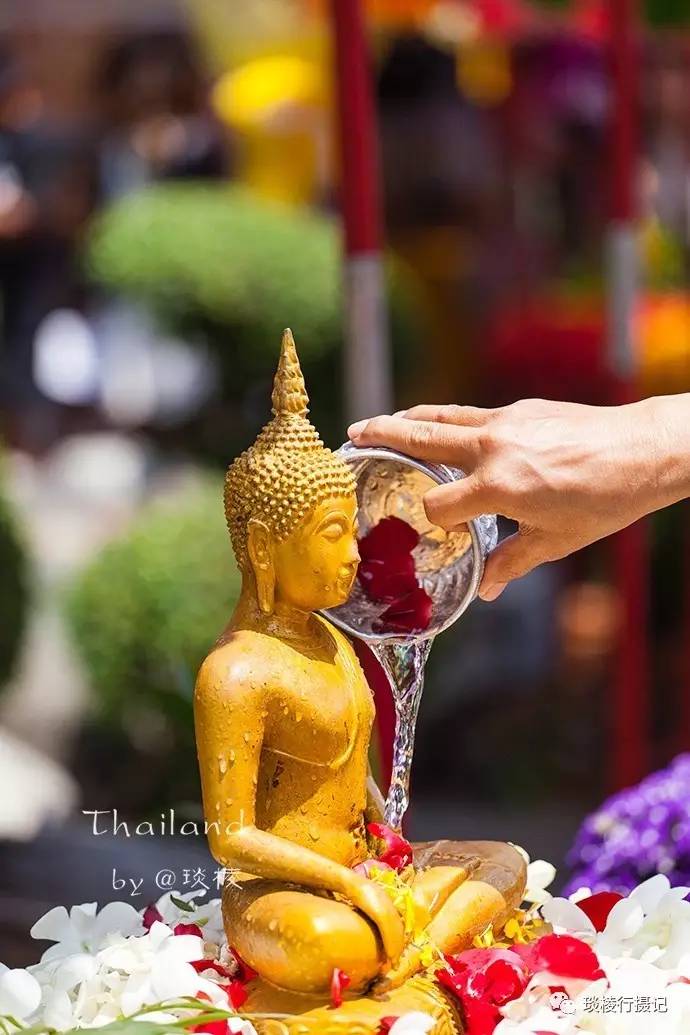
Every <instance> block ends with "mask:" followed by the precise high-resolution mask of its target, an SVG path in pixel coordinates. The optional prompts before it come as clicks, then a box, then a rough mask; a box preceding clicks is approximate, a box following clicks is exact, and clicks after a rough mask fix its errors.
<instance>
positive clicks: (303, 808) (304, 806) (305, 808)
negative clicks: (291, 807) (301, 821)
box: [299, 805, 309, 816]
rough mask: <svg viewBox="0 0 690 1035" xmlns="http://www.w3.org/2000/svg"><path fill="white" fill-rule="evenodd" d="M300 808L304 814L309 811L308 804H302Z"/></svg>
mask: <svg viewBox="0 0 690 1035" xmlns="http://www.w3.org/2000/svg"><path fill="white" fill-rule="evenodd" d="M299 810H300V812H301V813H302V815H303V816H306V814H307V812H308V811H309V809H308V808H307V806H306V805H300V807H299Z"/></svg>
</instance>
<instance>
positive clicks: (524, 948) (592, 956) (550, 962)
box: [512, 934, 606, 981]
mask: <svg viewBox="0 0 690 1035" xmlns="http://www.w3.org/2000/svg"><path fill="white" fill-rule="evenodd" d="M512 951H513V952H515V953H517V955H519V956H520V958H521V959H522V960H523V962H524V963H525V964H526V966H527V967H528V968H529V969H530V971H531V972H532V973H533V974H536V973H537V972H538V971H540V970H546V971H548V972H549V973H550V974H554V975H555V976H556V977H562V978H579V979H580V980H582V981H596V980H597V979H598V978H602V977H605V976H606V975H605V974H604V971H603V970H602V969H601V967H600V966H599V960H598V959H597V955H596V953H595V952H594V950H593V949H591V948H590V947H589V945H586V944H585V942H583V941H580V939H579V938H574V937H573V936H572V935H570V934H546V935H544V937H543V938H539V939H538V940H537V941H535V942H530V943H529V944H528V945H514V946H513V949H512Z"/></svg>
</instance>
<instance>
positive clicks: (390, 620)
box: [374, 586, 432, 633]
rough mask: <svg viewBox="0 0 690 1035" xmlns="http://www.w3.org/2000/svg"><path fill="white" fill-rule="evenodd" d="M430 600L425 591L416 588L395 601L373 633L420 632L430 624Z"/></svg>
mask: <svg viewBox="0 0 690 1035" xmlns="http://www.w3.org/2000/svg"><path fill="white" fill-rule="evenodd" d="M431 609H432V600H431V597H430V596H429V594H428V593H427V592H426V590H425V589H422V587H421V586H418V587H417V589H414V590H412V592H411V593H408V594H407V595H406V596H404V597H400V598H399V599H398V600H395V601H394V602H393V603H392V604H391V606H390V607H389V608H387V609H386V610H385V611H384V612H383V614H382V615H381V617H380V618H379V620H378V622H376V623H375V624H374V631H375V632H400V633H412V632H422V631H423V630H424V629H428V628H429V623H430V622H431Z"/></svg>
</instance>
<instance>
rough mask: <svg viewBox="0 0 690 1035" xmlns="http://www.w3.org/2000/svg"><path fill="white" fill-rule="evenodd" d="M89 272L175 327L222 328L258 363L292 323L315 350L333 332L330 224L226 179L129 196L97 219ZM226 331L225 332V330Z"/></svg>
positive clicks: (305, 347)
mask: <svg viewBox="0 0 690 1035" xmlns="http://www.w3.org/2000/svg"><path fill="white" fill-rule="evenodd" d="M89 261H90V266H91V269H92V271H93V274H94V275H95V277H96V278H97V279H98V280H100V281H101V282H103V283H104V284H105V285H107V286H108V287H110V288H113V289H116V290H117V291H119V292H121V293H122V294H124V295H126V296H128V297H130V298H135V299H139V300H141V301H142V302H144V303H146V304H148V305H150V306H152V307H153V309H154V310H155V311H156V312H157V313H158V314H159V315H160V316H161V317H163V318H164V319H165V321H166V322H167V323H168V324H169V325H172V326H174V327H178V328H180V327H181V328H187V327H190V326H192V327H196V329H197V330H204V329H209V328H212V327H222V328H224V329H225V331H226V338H225V340H226V347H227V348H228V349H230V348H232V349H233V354H236V352H237V350H242V351H244V350H246V355H243V356H241V357H240V358H241V359H242V360H243V361H249V362H252V361H254V362H255V363H258V364H259V367H261V365H262V364H261V357H262V355H263V356H264V357H265V356H268V357H269V358H270V360H271V361H273V360H274V359H275V356H276V351H277V340H279V338H278V336H279V334H280V331H281V329H282V326H283V324H284V323H288V322H290V323H291V325H292V327H293V330H294V332H295V335H296V337H297V340H298V341H299V343H300V349H301V351H302V353H303V355H304V356H305V358H308V357H309V356H313V355H316V354H319V353H323V352H324V351H327V350H328V349H329V348H331V347H333V345H334V343H335V342H337V340H338V338H339V326H340V290H339V282H340V271H339V260H338V242H337V235H336V229H335V227H334V226H333V225H332V224H331V223H330V222H329V221H328V220H326V219H324V218H322V217H320V216H317V215H314V214H310V213H306V212H295V211H293V210H291V209H287V208H282V207H280V206H273V205H269V204H266V203H265V202H263V201H260V200H258V199H257V198H255V197H253V196H252V195H251V194H250V193H249V192H247V191H246V190H244V189H242V188H239V187H231V186H227V185H222V186H218V185H208V184H207V185H199V184H186V183H167V184H160V185H157V186H153V187H150V188H148V189H146V190H144V191H142V192H141V193H138V194H134V195H129V196H127V197H125V198H123V199H122V200H121V201H118V202H117V203H116V204H115V205H114V206H113V207H111V208H110V209H108V210H107V211H106V212H105V214H104V215H103V216H102V217H101V219H100V220H99V221H98V222H97V223H96V225H95V227H94V230H93V233H92V238H91V243H90V248H89ZM228 331H229V332H231V334H228Z"/></svg>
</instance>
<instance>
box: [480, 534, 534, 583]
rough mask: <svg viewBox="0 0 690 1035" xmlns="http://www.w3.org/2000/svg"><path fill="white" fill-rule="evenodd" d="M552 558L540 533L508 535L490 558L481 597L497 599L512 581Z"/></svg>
mask: <svg viewBox="0 0 690 1035" xmlns="http://www.w3.org/2000/svg"><path fill="white" fill-rule="evenodd" d="M549 559H550V558H549V556H548V553H547V551H546V549H545V546H544V542H543V539H542V537H541V536H540V535H539V534H538V533H536V532H523V531H520V532H516V533H515V535H511V536H508V538H507V539H504V540H503V542H501V543H499V544H498V546H497V547H496V549H495V550H494V551H493V553H491V554H489V557H488V558H487V561H486V567H485V569H484V577H483V578H482V584H481V586H480V587H479V596H480V597H481V599H482V600H495V599H496V597H498V596H500V595H501V593H502V592H503V590H504V589H505V587H506V585H507V584H508V583H509V582H512V581H513V579H519V578H522V576H523V575H527V573H528V572H530V571H532V569H533V568H536V567H537V566H538V565H539V564H542V563H543V562H544V561H547V560H549Z"/></svg>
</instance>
